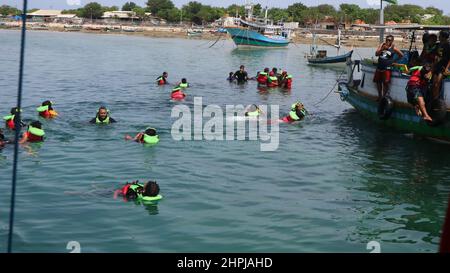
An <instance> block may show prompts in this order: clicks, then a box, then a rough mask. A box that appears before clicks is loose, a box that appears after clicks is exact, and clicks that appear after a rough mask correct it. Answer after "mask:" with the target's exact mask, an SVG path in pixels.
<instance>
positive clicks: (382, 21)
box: [380, 0, 384, 44]
mask: <svg viewBox="0 0 450 273" xmlns="http://www.w3.org/2000/svg"><path fill="white" fill-rule="evenodd" d="M380 25H381V28H380V44H381V43H383V41H384V11H383V0H380Z"/></svg>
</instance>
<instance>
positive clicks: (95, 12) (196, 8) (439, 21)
mask: <svg viewBox="0 0 450 273" xmlns="http://www.w3.org/2000/svg"><path fill="white" fill-rule="evenodd" d="M117 10H119V7H118V6H111V7H108V6H102V5H101V4H99V3H97V2H91V3H88V4H86V5H85V6H84V7H82V8H79V9H74V10H64V11H63V13H74V14H77V16H79V17H82V18H92V19H98V18H100V17H101V16H102V15H103V13H104V12H105V11H117ZM121 10H123V11H133V12H135V13H136V15H137V16H138V17H140V18H145V17H146V13H149V12H150V13H151V14H152V15H153V16H157V17H160V18H163V19H165V20H167V21H168V22H171V23H173V22H180V21H185V22H192V23H194V24H205V23H211V22H213V21H215V20H217V19H219V18H221V17H223V16H225V15H229V16H235V15H237V14H238V15H239V16H242V15H244V14H245V10H244V6H243V5H235V4H233V5H230V6H228V7H213V6H210V5H203V4H202V3H200V2H197V1H191V2H189V3H187V4H186V5H184V6H182V7H181V8H177V7H175V5H174V4H173V2H172V1H171V0H148V1H147V3H146V6H145V7H140V6H139V5H137V4H136V3H134V2H126V3H125V4H124V5H123V6H122V7H121ZM264 13H265V9H263V7H262V6H261V4H257V5H255V6H254V15H255V16H261V17H262V16H264ZM0 14H1V15H4V16H6V15H19V14H20V10H17V9H16V8H13V7H10V6H7V5H3V6H0ZM384 14H385V20H386V21H391V20H392V21H395V22H397V23H400V22H411V23H418V24H426V25H450V16H448V15H445V14H444V13H443V11H442V10H440V9H439V7H437V8H436V7H427V8H423V7H421V6H417V5H409V4H406V5H388V6H386V7H385V11H384ZM428 14H429V15H431V16H425V15H428ZM268 17H269V18H271V19H273V20H274V21H284V22H289V21H294V22H299V23H300V25H308V24H311V23H314V22H315V21H321V20H323V19H327V20H332V21H334V22H336V23H353V22H355V21H356V20H361V21H364V22H365V23H367V24H376V23H379V10H378V9H374V8H361V7H360V6H358V5H355V4H341V5H340V6H339V8H337V9H336V8H335V7H334V6H332V5H329V4H322V5H318V6H311V7H308V6H306V5H304V4H302V3H300V2H298V3H295V4H292V5H290V6H288V7H287V8H285V9H283V8H270V9H269V10H268Z"/></svg>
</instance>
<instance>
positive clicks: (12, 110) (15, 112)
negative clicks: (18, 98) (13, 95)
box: [10, 107, 22, 115]
mask: <svg viewBox="0 0 450 273" xmlns="http://www.w3.org/2000/svg"><path fill="white" fill-rule="evenodd" d="M19 112H22V111H21V110H20V109H19V107H13V108H11V111H10V113H11V115H17V113H19Z"/></svg>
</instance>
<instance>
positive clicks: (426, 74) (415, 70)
mask: <svg viewBox="0 0 450 273" xmlns="http://www.w3.org/2000/svg"><path fill="white" fill-rule="evenodd" d="M409 70H410V71H411V78H410V79H409V81H408V85H407V87H406V95H407V98H408V102H409V103H410V104H411V105H413V106H414V108H415V110H416V114H417V115H418V116H422V118H423V120H425V121H429V122H431V121H433V120H432V118H431V117H430V116H429V115H428V112H427V109H426V106H425V99H424V98H425V97H426V95H427V90H428V84H429V81H430V79H431V77H432V69H431V65H430V64H425V65H424V66H415V67H412V68H410V69H409Z"/></svg>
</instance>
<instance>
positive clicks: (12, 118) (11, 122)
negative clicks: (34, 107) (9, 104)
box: [3, 107, 25, 130]
mask: <svg viewBox="0 0 450 273" xmlns="http://www.w3.org/2000/svg"><path fill="white" fill-rule="evenodd" d="M19 112H22V110H21V109H19V108H18V107H13V108H11V111H10V114H9V115H7V116H4V117H3V119H4V120H5V126H6V128H8V129H11V130H15V128H16V121H17V119H18V118H19V115H18V113H19ZM19 124H20V126H21V127H24V126H25V123H23V121H22V120H20V121H19Z"/></svg>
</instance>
